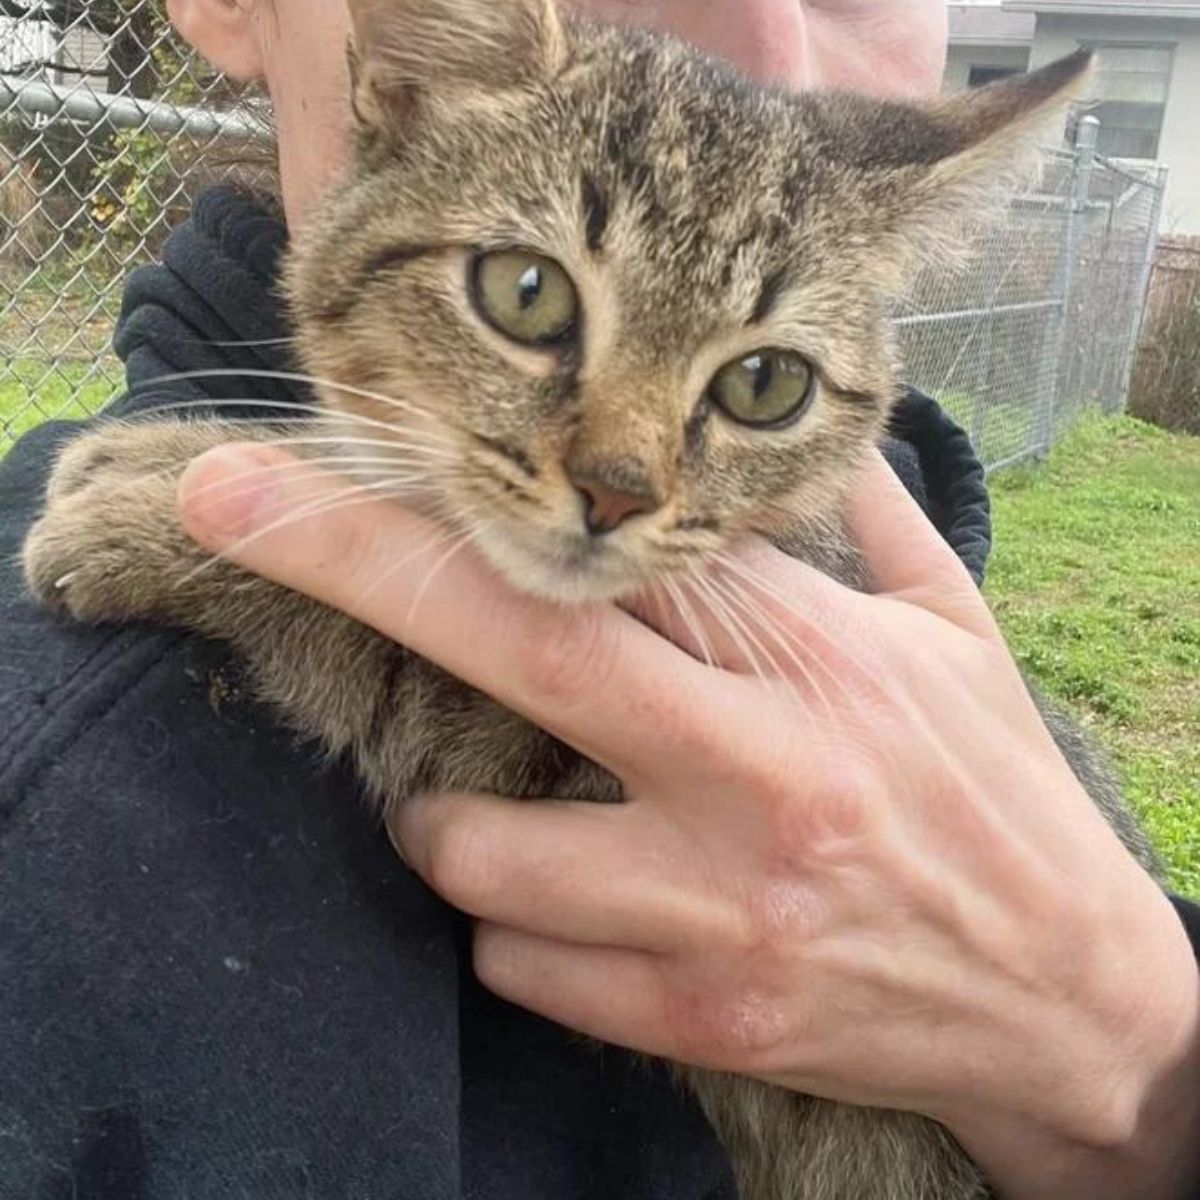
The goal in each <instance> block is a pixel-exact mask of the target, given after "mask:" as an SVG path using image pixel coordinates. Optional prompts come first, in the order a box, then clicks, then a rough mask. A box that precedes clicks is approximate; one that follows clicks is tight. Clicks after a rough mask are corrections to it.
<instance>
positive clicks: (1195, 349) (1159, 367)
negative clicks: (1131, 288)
mask: <svg viewBox="0 0 1200 1200" xmlns="http://www.w3.org/2000/svg"><path fill="white" fill-rule="evenodd" d="M1129 411H1130V412H1132V413H1133V414H1134V416H1138V417H1142V418H1144V419H1145V420H1147V421H1153V422H1154V423H1155V424H1156V425H1162V426H1164V427H1165V428H1168V429H1180V430H1183V431H1185V432H1188V433H1194V434H1200V237H1178V236H1176V237H1164V238H1163V239H1162V240H1161V241H1160V242H1159V248H1158V255H1157V258H1156V260H1155V263H1154V271H1153V274H1152V275H1151V279H1150V293H1149V296H1148V298H1147V301H1146V316H1145V321H1144V323H1143V326H1142V340H1141V345H1140V347H1139V349H1138V356H1137V362H1136V364H1135V366H1134V371H1133V382H1132V385H1131V388H1130V394H1129Z"/></svg>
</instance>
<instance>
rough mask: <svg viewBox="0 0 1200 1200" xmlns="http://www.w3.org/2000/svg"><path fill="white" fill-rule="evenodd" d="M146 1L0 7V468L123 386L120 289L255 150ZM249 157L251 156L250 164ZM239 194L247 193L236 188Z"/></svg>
mask: <svg viewBox="0 0 1200 1200" xmlns="http://www.w3.org/2000/svg"><path fill="white" fill-rule="evenodd" d="M164 8H165V5H162V4H160V3H159V2H158V0H0V454H3V453H4V451H5V450H7V448H8V447H9V446H10V445H11V444H12V442H13V441H14V440H15V439H16V438H17V437H18V436H19V435H20V434H21V433H22V432H24V431H25V430H26V429H28V428H29V427H30V426H32V425H35V424H37V423H39V422H40V421H42V420H44V419H46V418H49V417H56V416H63V415H68V416H79V415H85V414H87V413H89V412H94V411H95V410H96V409H97V408H99V407H100V406H102V405H103V404H104V403H105V402H106V401H107V400H108V399H110V398H111V397H112V396H113V395H114V394H115V393H116V392H118V391H119V390H120V388H121V385H122V379H123V376H122V370H121V364H120V363H119V362H118V361H117V360H116V358H115V357H114V356H113V355H112V353H111V350H110V341H111V338H112V334H113V328H114V326H115V323H116V319H117V315H118V313H119V310H120V303H121V289H122V284H123V281H124V278H125V276H126V275H127V274H128V273H129V271H130V270H131V269H132V268H133V267H134V266H136V265H138V264H140V263H143V262H146V261H150V260H152V259H153V258H154V257H155V256H156V255H157V253H158V250H159V248H160V247H161V244H162V241H163V239H164V238H165V236H166V234H167V232H168V231H169V230H170V229H171V227H172V226H173V225H175V224H177V223H178V222H179V221H181V220H183V219H184V218H185V217H186V215H187V213H188V210H189V207H190V203H191V198H192V196H193V195H194V194H195V193H196V191H197V190H198V189H199V188H202V187H203V186H205V185H206V184H207V183H211V182H213V181H215V180H216V179H218V178H221V177H222V176H225V175H227V174H228V173H230V172H231V171H238V170H241V171H243V173H245V174H247V175H250V176H252V175H253V173H254V172H253V170H252V169H251V170H247V169H246V168H242V167H240V166H238V165H236V164H237V163H238V162H240V160H241V159H243V158H244V157H245V152H246V151H247V150H248V149H249V148H250V147H253V146H254V145H262V144H264V143H265V141H266V136H267V125H266V119H265V112H264V109H263V106H262V104H261V102H260V101H258V100H257V99H256V97H255V96H254V95H253V93H249V92H246V91H244V90H242V89H238V88H236V87H233V86H232V85H230V84H229V83H228V82H227V81H226V80H224V79H222V78H221V77H220V76H217V75H215V74H214V73H213V72H212V71H211V70H209V69H208V68H207V67H206V66H205V65H204V64H203V62H201V61H200V60H199V59H198V58H196V57H195V56H193V55H192V54H191V52H190V51H189V50H188V48H187V47H185V46H184V45H183V44H182V43H181V42H180V41H179V40H178V39H177V38H175V36H174V35H173V34H172V32H171V31H170V28H169V26H168V24H167V22H166V19H165V15H164ZM260 157H261V156H260ZM251 181H252V180H251Z"/></svg>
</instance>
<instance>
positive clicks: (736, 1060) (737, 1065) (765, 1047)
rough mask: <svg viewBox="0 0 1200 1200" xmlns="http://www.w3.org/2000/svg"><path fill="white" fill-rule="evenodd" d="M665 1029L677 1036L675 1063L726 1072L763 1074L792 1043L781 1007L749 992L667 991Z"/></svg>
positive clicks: (768, 999)
mask: <svg viewBox="0 0 1200 1200" xmlns="http://www.w3.org/2000/svg"><path fill="white" fill-rule="evenodd" d="M664 1028H666V1029H670V1030H672V1031H673V1035H672V1036H673V1040H674V1047H673V1050H674V1054H673V1056H674V1057H677V1058H679V1059H680V1060H682V1061H684V1062H691V1063H696V1064H697V1065H702V1066H710V1067H716V1068H718V1069H721V1070H728V1071H739V1072H750V1071H753V1070H760V1069H762V1068H763V1066H764V1064H767V1063H770V1062H772V1061H773V1060H774V1059H775V1058H776V1057H777V1056H778V1052H779V1050H780V1047H781V1046H783V1045H784V1044H786V1042H787V1041H788V1022H787V1019H786V1017H785V1014H784V1011H783V1009H782V1007H781V1006H780V1005H779V1004H778V1003H776V1002H775V1001H773V1000H771V999H770V998H769V997H767V996H765V995H764V994H762V993H759V992H755V991H753V990H750V989H746V990H740V991H734V992H730V993H725V994H721V993H716V994H709V993H707V992H702V991H696V990H693V989H690V988H668V989H667V995H666V1014H665V1023H664Z"/></svg>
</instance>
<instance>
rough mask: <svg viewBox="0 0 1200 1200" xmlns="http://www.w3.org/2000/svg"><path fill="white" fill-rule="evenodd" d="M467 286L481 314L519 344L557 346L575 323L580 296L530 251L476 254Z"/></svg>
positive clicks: (551, 263) (553, 265)
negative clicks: (469, 283)
mask: <svg viewBox="0 0 1200 1200" xmlns="http://www.w3.org/2000/svg"><path fill="white" fill-rule="evenodd" d="M471 290H472V298H473V300H474V302H475V307H476V308H477V309H478V310H479V313H480V315H481V316H482V317H483V319H484V320H485V321H487V323H488V324H489V325H491V326H493V327H494V328H495V329H498V330H499V331H500V332H501V333H503V334H504V335H505V336H506V337H510V338H512V340H513V341H514V342H520V343H522V345H526V346H556V345H561V344H562V343H564V342H568V341H570V340H571V339H572V337H573V336H574V334H575V331H576V328H577V326H578V323H579V295H578V293H577V292H576V291H575V285H574V283H572V282H571V277H570V276H569V275H568V274H567V273H566V271H564V270H563V269H562V267H560V266H559V265H558V263H556V262H555V261H554V260H553V259H550V258H544V257H543V256H542V255H540V254H534V253H533V251H532V250H495V251H492V252H490V253H486V254H480V255H479V256H478V257H477V258H476V259H475V261H474V263H473V264H472V268H471Z"/></svg>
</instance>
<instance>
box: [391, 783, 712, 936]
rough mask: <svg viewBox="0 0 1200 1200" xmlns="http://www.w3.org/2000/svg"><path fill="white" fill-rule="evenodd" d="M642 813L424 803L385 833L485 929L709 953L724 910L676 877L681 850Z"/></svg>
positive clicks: (487, 802)
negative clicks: (501, 927) (500, 927)
mask: <svg viewBox="0 0 1200 1200" xmlns="http://www.w3.org/2000/svg"><path fill="white" fill-rule="evenodd" d="M659 819H660V818H659V817H658V815H657V814H656V813H655V812H654V810H653V809H651V808H650V807H649V806H646V805H641V804H622V805H617V804H583V803H566V802H560V801H550V802H532V801H523V802H518V801H513V800H502V799H498V798H497V797H494V796H473V795H453V796H437V797H421V798H419V799H416V800H413V801H410V802H408V803H407V804H405V805H403V806H401V808H400V809H399V810H398V811H397V813H396V815H395V816H394V817H393V818H392V820H391V823H390V827H391V831H392V835H393V839H394V841H395V843H396V846H397V848H398V849H399V850H400V853H401V855H402V856H403V857H404V858H405V860H406V861H407V862H408V863H409V864H410V865H411V866H412V867H413V869H414V870H415V871H417V873H418V874H419V875H420V876H421V877H422V878H423V879H424V880H425V881H426V882H427V883H428V884H429V885H430V887H432V888H433V890H434V891H436V892H437V893H438V894H439V895H441V896H442V897H443V898H444V899H446V900H447V901H449V902H450V903H451V904H453V905H454V906H455V907H456V908H459V909H462V910H463V911H464V912H467V913H470V914H471V915H472V916H475V917H479V918H482V919H484V920H487V921H489V922H492V923H495V924H500V925H506V926H511V927H513V928H516V929H521V930H524V931H525V932H528V933H534V934H538V935H540V936H542V937H546V938H555V939H560V940H563V941H570V942H576V943H586V944H591V945H609V946H627V947H631V948H636V949H643V950H661V951H666V950H677V949H684V948H690V947H695V946H697V945H713V944H715V940H716V939H717V938H718V937H719V936H720V934H721V930H722V928H723V926H724V925H725V924H727V921H728V918H727V917H726V915H725V914H726V912H727V911H728V910H727V909H726V908H725V907H723V906H720V905H718V903H717V902H716V901H715V900H708V899H706V898H705V897H704V896H703V895H702V894H701V893H700V890H699V889H689V888H687V880H681V879H680V878H679V871H678V867H677V865H676V862H677V860H678V857H679V855H678V851H677V849H676V850H675V851H674V852H672V850H671V841H670V840H669V831H667V830H660V829H659V828H657V823H658V821H659Z"/></svg>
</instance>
